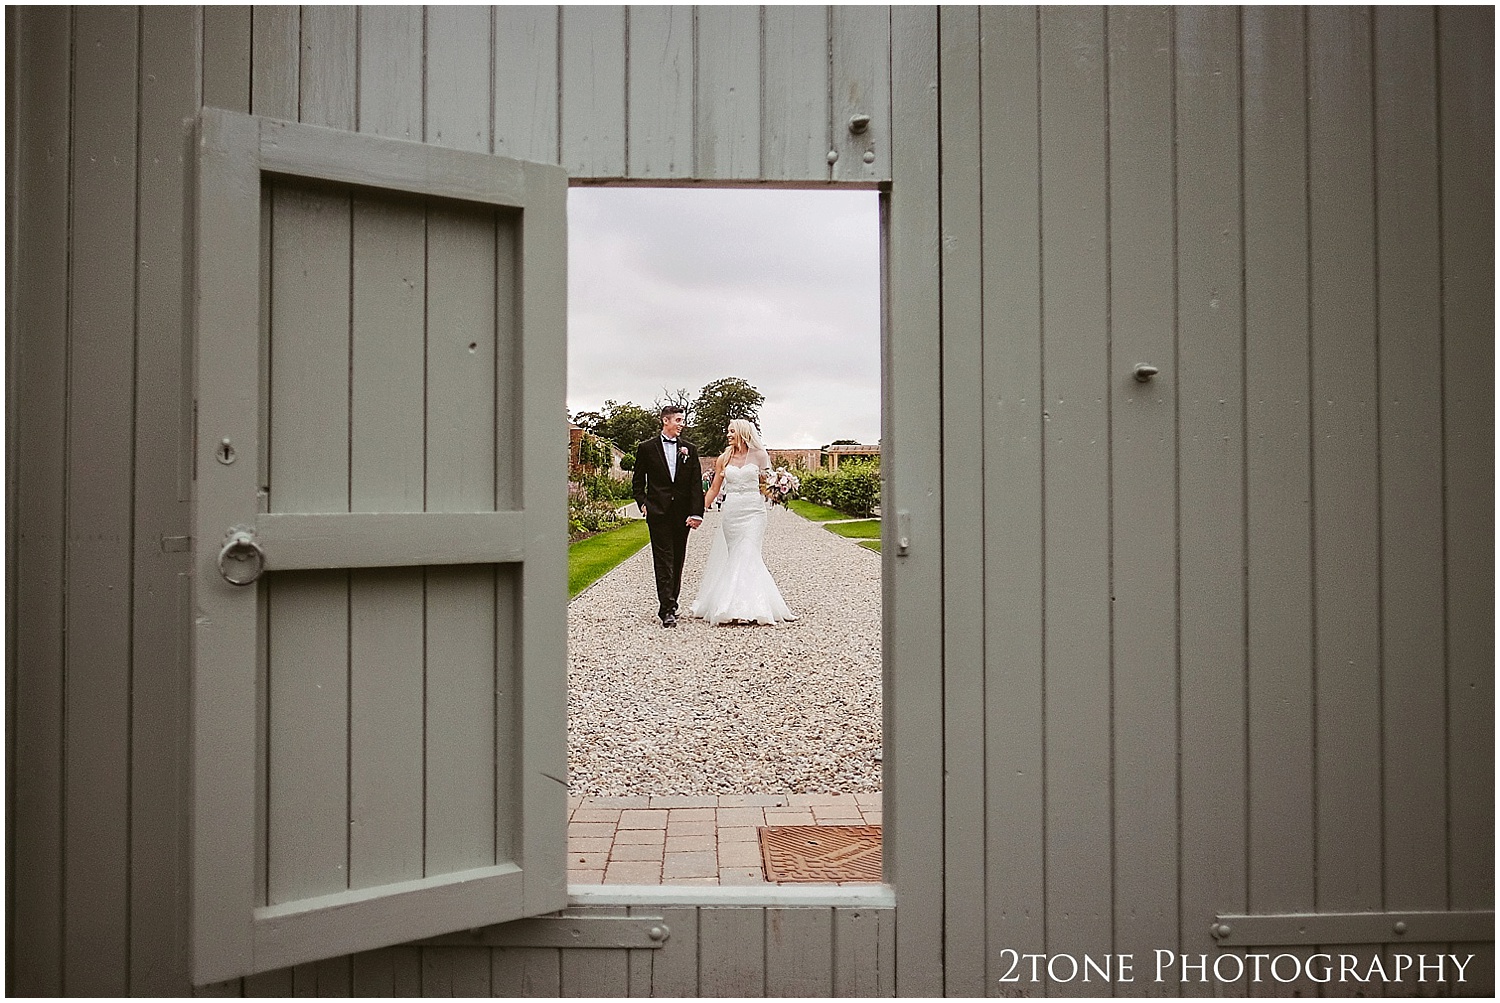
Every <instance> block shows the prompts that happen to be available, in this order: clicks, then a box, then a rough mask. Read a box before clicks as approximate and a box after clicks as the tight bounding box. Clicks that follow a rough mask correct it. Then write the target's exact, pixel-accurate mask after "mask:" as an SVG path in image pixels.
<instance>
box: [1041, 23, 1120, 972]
mask: <svg viewBox="0 0 1500 1003" xmlns="http://www.w3.org/2000/svg"><path fill="white" fill-rule="evenodd" d="M1041 22H1042V23H1041V56H1040V62H1041V115H1042V118H1041V164H1042V171H1041V183H1042V204H1041V207H1042V216H1041V229H1042V236H1041V242H1042V323H1043V326H1042V367H1043V368H1042V385H1043V390H1044V399H1045V400H1046V409H1047V410H1046V414H1047V417H1046V425H1045V427H1046V438H1045V440H1044V444H1043V452H1042V459H1043V467H1042V470H1043V478H1044V485H1043V491H1044V499H1045V501H1044V508H1043V511H1044V517H1045V520H1046V522H1045V529H1044V531H1045V533H1046V539H1047V540H1049V541H1053V540H1055V541H1058V544H1057V545H1056V546H1050V547H1048V548H1047V550H1046V570H1045V574H1046V586H1045V592H1044V600H1043V601H1044V603H1045V607H1044V608H1045V610H1046V619H1045V624H1046V627H1045V630H1046V633H1045V641H1044V643H1045V645H1046V647H1045V652H1046V654H1045V659H1046V663H1045V664H1046V668H1045V672H1046V676H1045V689H1044V701H1045V702H1044V709H1043V721H1044V727H1045V729H1046V774H1045V777H1046V785H1047V808H1046V826H1047V829H1046V832H1047V846H1046V864H1045V867H1046V884H1047V949H1048V950H1049V951H1050V952H1052V953H1065V954H1072V955H1075V956H1079V955H1082V954H1085V953H1090V952H1092V953H1096V954H1097V953H1098V952H1099V951H1100V948H1101V945H1104V944H1108V943H1109V942H1110V935H1111V925H1112V924H1111V919H1110V917H1111V911H1112V910H1111V902H1110V890H1111V888H1112V877H1113V876H1112V874H1111V863H1112V847H1111V846H1110V829H1111V804H1110V768H1111V763H1110V752H1111V750H1110V738H1111V732H1110V697H1111V693H1110V661H1109V659H1110V621H1109V581H1110V579H1109V554H1110V549H1109V548H1110V534H1109V488H1108V485H1109V449H1108V442H1109V412H1108V406H1109V393H1110V377H1111V376H1112V374H1111V373H1110V371H1109V361H1110V360H1109V354H1108V324H1109V300H1108V292H1107V290H1108V288H1109V278H1108V260H1107V257H1106V254H1107V251H1106V249H1107V246H1108V215H1107V213H1108V202H1107V197H1108V196H1107V180H1108V179H1107V176H1106V171H1105V141H1106V137H1107V132H1106V129H1107V123H1106V107H1107V106H1106V93H1105V49H1104V23H1103V16H1102V14H1101V13H1100V12H1099V11H1097V10H1085V9H1081V8H1070V9H1067V10H1061V9H1056V10H1047V11H1044V12H1043V14H1042V19H1041ZM1080 985H1081V984H1079V983H1074V984H1072V985H1071V986H1063V985H1057V986H1052V985H1049V991H1062V992H1068V991H1070V989H1071V990H1072V991H1075V992H1076V991H1079V987H1080Z"/></svg>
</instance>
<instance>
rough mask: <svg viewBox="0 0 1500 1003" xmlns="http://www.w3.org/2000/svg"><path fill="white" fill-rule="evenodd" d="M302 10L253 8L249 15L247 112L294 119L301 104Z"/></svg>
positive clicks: (285, 7) (268, 7)
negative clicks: (248, 107)
mask: <svg viewBox="0 0 1500 1003" xmlns="http://www.w3.org/2000/svg"><path fill="white" fill-rule="evenodd" d="M301 35H302V8H301V7H296V6H291V5H286V6H281V5H276V6H272V5H267V6H256V7H254V8H253V9H252V12H251V15H250V55H251V60H252V64H253V65H252V67H251V80H250V109H251V111H253V112H254V113H255V114H257V115H269V116H270V117H271V118H280V119H287V120H289V121H294V122H295V121H296V120H297V106H298V105H299V104H300V102H301V97H300V93H301V88H300V84H299V81H300V79H301V76H302V72H301V65H302V51H301V50H302V43H301Z"/></svg>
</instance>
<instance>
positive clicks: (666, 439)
mask: <svg viewBox="0 0 1500 1003" xmlns="http://www.w3.org/2000/svg"><path fill="white" fill-rule="evenodd" d="M661 441H662V442H676V441H677V440H676V439H668V438H667V437H666V436H665V435H664V436H662V437H661Z"/></svg>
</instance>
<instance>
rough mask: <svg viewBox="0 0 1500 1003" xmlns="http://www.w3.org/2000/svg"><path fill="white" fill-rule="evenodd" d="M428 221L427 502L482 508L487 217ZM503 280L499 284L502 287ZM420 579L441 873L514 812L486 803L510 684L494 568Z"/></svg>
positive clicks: (432, 800)
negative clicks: (500, 655) (501, 653)
mask: <svg viewBox="0 0 1500 1003" xmlns="http://www.w3.org/2000/svg"><path fill="white" fill-rule="evenodd" d="M428 228H429V239H428V254H429V259H428V272H427V276H428V278H427V311H428V313H427V331H428V338H427V365H426V372H427V420H426V428H427V441H426V452H427V502H426V505H427V509H428V510H429V511H436V512H442V511H470V512H473V511H486V510H490V511H492V510H494V508H495V483H496V477H495V472H494V462H495V461H494V457H495V452H496V449H497V442H496V434H495V423H494V422H495V414H496V409H497V401H496V384H495V381H496V378H497V376H496V369H497V362H496V356H497V353H499V354H504V355H505V356H506V358H507V360H508V359H509V358H510V356H509V354H508V353H509V346H508V344H507V345H506V346H504V347H503V348H502V346H501V345H500V344H499V343H498V342H499V340H500V339H501V338H507V341H508V338H509V336H510V335H511V334H512V328H511V327H510V325H509V324H508V323H507V324H504V325H498V322H499V320H500V318H498V317H497V314H496V302H495V298H496V286H497V275H496V264H495V261H496V258H495V254H496V250H495V241H496V229H495V224H494V222H493V217H492V216H489V215H487V214H486V215H483V216H480V215H477V214H474V213H461V212H458V211H456V210H446V209H440V208H438V207H437V206H433V207H432V208H430V209H429V216H428ZM512 281H513V277H512V276H511V275H504V276H501V277H500V279H499V282H500V285H501V286H503V287H505V288H506V289H507V290H508V288H509V285H510V283H511V282H512ZM506 319H507V321H508V320H509V318H506ZM497 325H498V326H497ZM507 375H509V373H507ZM507 445H508V444H507ZM427 577H428V584H427V622H428V627H427V663H426V664H427V682H426V691H427V700H428V704H427V750H428V775H427V833H428V846H427V863H428V872H429V873H440V872H441V871H443V870H453V869H457V868H459V867H464V866H469V867H473V866H479V865H480V864H487V863H490V862H492V861H493V860H494V859H495V853H496V847H495V846H494V835H493V832H494V820H495V817H496V815H495V813H496V811H497V807H498V810H501V811H504V812H510V811H512V810H513V808H512V806H510V805H499V806H497V804H496V801H495V797H496V784H497V783H501V782H504V781H505V780H506V779H507V778H508V777H509V776H510V772H509V767H510V765H511V764H509V763H505V764H501V768H499V769H497V764H496V762H495V755H496V745H495V743H496V740H497V738H496V729H497V728H502V729H504V733H505V734H506V735H509V728H510V726H511V723H512V722H511V720H510V718H509V716H508V715H506V716H504V717H501V718H499V719H497V717H496V714H497V709H498V708H497V704H496V701H497V693H498V696H499V699H501V700H508V699H509V695H510V690H511V681H510V680H509V679H508V678H507V679H505V680H504V681H503V682H502V681H500V680H497V678H496V672H497V669H498V668H499V666H497V663H496V659H497V645H500V644H502V643H509V638H508V637H507V636H504V635H502V636H497V635H496V626H497V621H496V608H497V607H496V602H497V595H496V572H495V571H494V570H492V569H490V568H447V569H435V568H434V569H429V571H428V576H427ZM510 616H511V613H510V611H509V610H506V611H505V612H504V614H503V618H502V619H501V620H500V621H499V622H500V623H508V622H510V619H509V618H510ZM507 706H508V704H507Z"/></svg>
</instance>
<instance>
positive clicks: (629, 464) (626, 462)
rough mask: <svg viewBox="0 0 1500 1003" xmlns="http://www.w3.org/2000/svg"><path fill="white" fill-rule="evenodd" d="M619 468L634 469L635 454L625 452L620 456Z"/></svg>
mask: <svg viewBox="0 0 1500 1003" xmlns="http://www.w3.org/2000/svg"><path fill="white" fill-rule="evenodd" d="M620 469H621V470H634V469H635V454H634V453H626V454H625V455H624V456H622V457H620Z"/></svg>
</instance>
